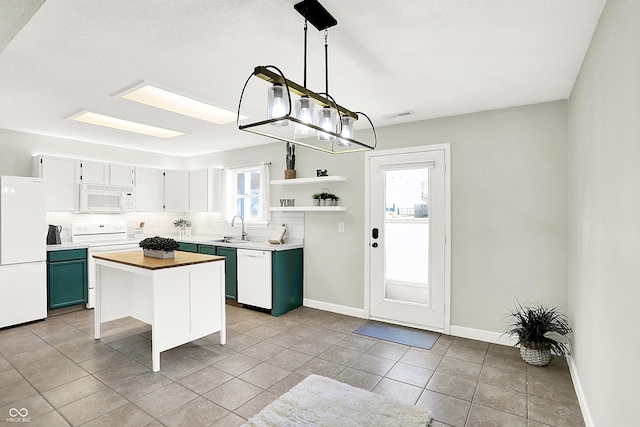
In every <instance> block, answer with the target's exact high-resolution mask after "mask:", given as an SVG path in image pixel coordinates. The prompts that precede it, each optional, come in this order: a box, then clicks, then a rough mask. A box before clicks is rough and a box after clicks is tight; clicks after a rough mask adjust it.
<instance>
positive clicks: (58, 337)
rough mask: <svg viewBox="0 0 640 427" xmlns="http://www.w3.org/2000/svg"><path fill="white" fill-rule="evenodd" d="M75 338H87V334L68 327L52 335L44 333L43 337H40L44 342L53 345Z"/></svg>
mask: <svg viewBox="0 0 640 427" xmlns="http://www.w3.org/2000/svg"><path fill="white" fill-rule="evenodd" d="M76 338H80V339H87V338H88V337H87V334H85V333H84V332H82V331H79V330H77V329H76V328H73V327H72V328H70V329H68V330H66V331H63V332H59V333H57V334H53V335H46V336H44V337H42V339H43V340H44V341H46V342H48V343H49V344H51V345H53V346H55V345H57V344H62V343H64V342H67V341H71V340H74V339H76Z"/></svg>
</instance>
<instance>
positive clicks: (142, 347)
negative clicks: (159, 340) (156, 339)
mask: <svg viewBox="0 0 640 427" xmlns="http://www.w3.org/2000/svg"><path fill="white" fill-rule="evenodd" d="M118 352H120V353H122V354H124V355H125V356H127V357H128V358H130V359H137V358H138V357H141V356H144V355H147V354H151V341H150V340H146V339H145V340H144V341H140V342H139V343H136V344H133V345H129V346H126V347H122V348H119V349H118Z"/></svg>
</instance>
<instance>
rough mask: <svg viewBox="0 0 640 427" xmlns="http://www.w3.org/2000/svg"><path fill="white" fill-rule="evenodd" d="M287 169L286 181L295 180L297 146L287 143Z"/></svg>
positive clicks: (285, 172) (285, 173)
mask: <svg viewBox="0 0 640 427" xmlns="http://www.w3.org/2000/svg"><path fill="white" fill-rule="evenodd" d="M286 163H287V169H286V170H285V171H284V179H293V178H295V177H296V146H295V144H292V143H290V142H287V158H286Z"/></svg>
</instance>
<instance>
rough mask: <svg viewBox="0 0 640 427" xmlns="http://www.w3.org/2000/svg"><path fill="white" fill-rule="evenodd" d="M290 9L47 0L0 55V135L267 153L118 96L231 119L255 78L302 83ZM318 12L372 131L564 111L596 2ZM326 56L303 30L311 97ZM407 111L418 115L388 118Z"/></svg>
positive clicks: (435, 0) (325, 0)
mask: <svg viewBox="0 0 640 427" xmlns="http://www.w3.org/2000/svg"><path fill="white" fill-rule="evenodd" d="M297 1H298V0H269V1H259V0H180V1H175V0H132V1H126V2H124V1H120V2H114V1H113V0H92V1H86V0H46V1H45V2H44V4H43V5H42V6H41V7H40V8H39V9H37V8H35V9H37V11H35V13H34V14H33V17H32V18H31V19H30V20H28V22H26V24H25V25H24V27H22V29H21V30H19V31H18V30H16V31H17V34H16V35H15V37H14V38H13V39H12V40H11V41H9V42H8V44H7V45H6V47H5V48H4V50H2V51H1V52H0V99H1V100H2V101H1V102H0V128H4V129H10V130H16V131H22V132H29V133H35V134H41V135H50V136H55V137H60V138H65V139H72V140H80V141H86V142H89V143H96V144H106V145H112V146H119V147H126V148H131V149H136V150H143V151H150V152H156V153H163V154H171V155H176V156H194V155H200V154H205V153H212V152H217V151H224V150H230V149H235V148H242V147H247V146H252V145H258V144H266V143H271V142H273V140H270V139H268V138H265V137H261V136H257V135H253V134H250V133H247V132H241V131H239V130H238V129H237V127H236V124H235V123H230V124H227V125H222V126H220V125H216V124H213V123H209V122H205V121H201V120H198V119H194V118H189V117H186V116H182V115H179V114H175V113H171V112H168V111H164V110H159V109H156V108H153V107H149V106H146V105H142V104H137V103H135V102H131V101H127V100H124V99H121V98H117V97H113V95H114V94H116V93H118V92H120V91H122V90H123V89H125V88H127V87H129V86H132V85H133V84H135V83H137V82H139V81H141V80H147V81H150V82H153V83H156V84H158V85H160V86H162V87H164V88H170V89H173V90H175V91H178V92H180V93H183V94H187V95H191V96H193V97H195V98H197V99H200V100H203V101H205V102H208V103H210V104H213V105H216V106H220V107H225V108H227V109H230V110H233V111H235V110H236V109H237V105H238V100H239V97H240V92H241V90H242V87H243V85H244V82H245V80H246V79H247V78H248V77H249V75H250V74H251V72H252V71H253V68H254V67H255V66H257V65H276V66H278V68H280V69H281V70H282V71H283V72H284V73H285V75H286V76H287V78H289V79H291V80H293V81H295V82H297V83H300V84H302V75H303V57H302V53H303V31H302V28H303V24H304V20H303V18H302V17H301V16H300V15H299V14H298V13H297V12H296V11H295V10H294V8H293V5H294V4H295V3H297ZM320 1H321V3H322V5H323V6H325V8H326V9H327V10H328V11H329V12H330V13H331V14H332V15H333V16H334V17H335V18H336V19H337V21H338V25H337V26H336V27H333V28H331V29H330V30H329V39H328V40H329V84H330V87H329V91H330V93H331V94H332V95H333V96H334V97H335V98H336V100H337V101H338V102H339V103H340V104H342V105H343V106H345V107H347V108H349V109H351V110H358V111H364V112H365V113H367V114H368V115H369V117H371V119H372V121H373V123H374V124H375V126H376V127H381V126H386V125H390V124H397V123H402V122H408V121H415V120H424V119H430V118H436V117H445V116H452V115H458V114H465V113H471V112H476V111H484V110H493V109H499V108H506V107H512V106H517V105H526V104H534V103H539V102H545V101H553V100H559V99H567V98H568V97H569V95H570V93H571V89H572V88H573V84H574V82H575V79H576V76H577V74H578V72H579V70H580V66H581V64H582V60H583V58H584V55H585V53H586V50H587V48H588V46H589V43H590V41H591V37H592V35H593V32H594V30H595V27H596V25H597V22H598V19H599V16H600V13H601V11H602V8H603V7H604V3H605V0H536V1H526V0H483V1H479V0H403V1H392V0H386V1H385V0H349V1H344V0H320ZM9 3H11V4H13V5H15V4H16V3H17V4H20V3H22V2H13V1H11V0H10V1H9ZM24 3H25V4H28V3H34V1H33V0H32V1H31V2H27V1H25V2H24ZM35 3H38V2H35ZM14 7H15V6H14ZM17 15H19V14H17ZM0 24H2V22H0ZM323 44H324V36H323V33H322V32H319V31H317V30H316V29H315V28H313V27H312V26H311V25H310V26H309V56H308V67H309V70H308V82H307V87H309V88H310V89H311V90H314V91H316V92H322V91H323V90H324V62H323V61H324V54H323ZM1 47H2V45H0V49H1ZM264 104H265V108H266V93H265V95H264ZM259 107H260V109H262V106H259ZM256 108H258V106H254V111H257V110H256ZM80 110H88V111H92V112H95V113H99V114H104V115H110V116H114V117H118V118H121V119H125V120H131V121H137V122H141V123H144V124H148V125H153V126H160V127H166V128H169V129H173V130H178V131H182V132H185V133H186V134H185V135H183V136H179V137H176V138H173V139H160V138H154V137H150V136H143V135H137V134H133V133H129V132H125V131H119V130H112V129H107V128H102V127H99V126H95V125H90V124H85V123H79V122H75V121H71V120H66V118H68V117H69V116H70V115H72V114H73V113H76V112H78V111H80ZM407 110H411V111H413V112H414V113H415V114H412V115H408V116H403V117H396V118H385V116H387V115H390V114H395V113H400V112H404V111H407Z"/></svg>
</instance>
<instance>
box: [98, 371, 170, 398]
mask: <svg viewBox="0 0 640 427" xmlns="http://www.w3.org/2000/svg"><path fill="white" fill-rule="evenodd" d="M169 384H171V380H169V379H168V378H166V377H164V376H163V375H160V374H159V373H156V372H153V371H145V372H143V373H140V374H137V375H132V376H130V377H127V378H124V379H122V380H120V381H117V382H110V383H109V385H110V386H111V388H113V389H114V390H115V391H117V392H118V393H120V394H121V395H122V396H123V397H125V398H126V399H128V400H129V401H134V400H136V399H138V398H140V397H142V396H145V395H147V394H149V393H151V392H154V391H156V390H158V389H160V388H162V387H165V386H167V385H169Z"/></svg>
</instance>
